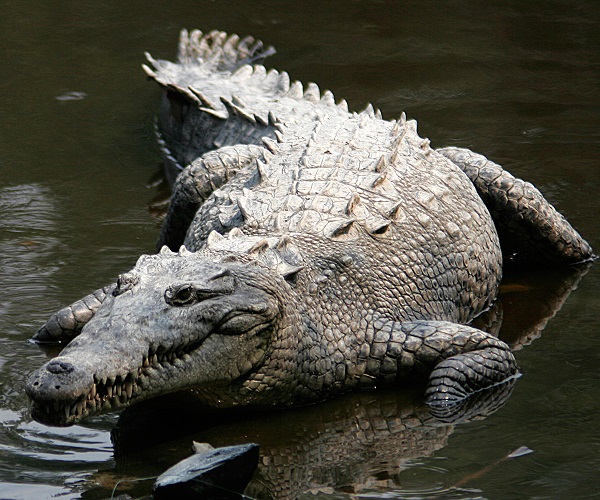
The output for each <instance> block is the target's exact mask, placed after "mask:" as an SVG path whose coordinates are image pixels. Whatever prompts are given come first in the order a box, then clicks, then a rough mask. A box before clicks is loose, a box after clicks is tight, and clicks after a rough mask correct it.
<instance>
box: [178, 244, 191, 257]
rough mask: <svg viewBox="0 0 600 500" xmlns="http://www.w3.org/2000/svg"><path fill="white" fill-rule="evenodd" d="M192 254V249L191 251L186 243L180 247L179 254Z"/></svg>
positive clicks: (182, 255)
mask: <svg viewBox="0 0 600 500" xmlns="http://www.w3.org/2000/svg"><path fill="white" fill-rule="evenodd" d="M191 254H192V252H190V251H189V250H188V249H187V248H186V246H185V245H181V246H180V247H179V256H180V257H185V256H187V255H191Z"/></svg>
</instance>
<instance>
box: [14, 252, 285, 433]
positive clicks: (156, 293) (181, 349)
mask: <svg viewBox="0 0 600 500" xmlns="http://www.w3.org/2000/svg"><path fill="white" fill-rule="evenodd" d="M273 274H276V273H273V272H272V271H270V270H269V269H267V268H264V267H262V266H260V265H256V264H254V265H252V264H251V263H243V262H240V261H236V260H235V259H233V260H231V261H230V262H221V263H219V262H214V261H212V260H209V259H207V258H206V257H205V256H202V255H200V254H193V253H190V252H187V251H184V252H180V253H179V254H177V253H172V252H170V251H167V250H165V251H163V252H161V253H160V254H158V255H152V256H150V255H144V256H142V257H140V259H139V260H138V262H137V264H136V266H135V268H134V269H132V270H131V271H130V272H128V273H126V274H124V275H121V276H120V278H119V280H118V283H117V287H116V288H115V291H114V293H113V294H112V296H109V297H108V298H107V299H106V300H105V302H104V303H103V304H102V306H101V307H100V308H99V309H98V311H97V313H96V315H95V316H94V317H93V318H92V320H90V322H89V323H88V324H87V325H86V326H85V327H84V329H83V330H82V333H81V334H80V335H79V336H78V337H76V338H75V339H74V340H73V341H71V343H70V344H68V345H67V347H66V348H65V349H64V350H63V351H62V353H61V355H60V356H58V357H56V358H54V359H52V360H51V361H49V362H47V363H46V364H45V365H43V366H42V367H41V368H40V369H38V370H37V371H36V372H35V373H34V374H32V376H31V377H30V378H29V380H28V382H27V387H26V391H27V394H28V396H29V397H30V399H31V400H32V401H33V408H32V414H33V416H34V418H35V419H36V420H39V421H42V422H44V423H48V424H51V425H71V424H73V423H75V422H77V421H79V420H80V419H81V418H84V417H87V416H89V415H94V414H98V413H102V412H105V411H108V410H110V409H112V408H116V407H119V406H124V405H128V404H131V403H133V402H137V401H140V400H142V399H147V398H150V397H153V396H157V395H160V394H165V393H168V392H174V391H178V390H183V389H187V388H198V387H200V388H203V389H206V390H209V391H210V390H213V389H214V390H215V391H216V393H218V391H219V387H226V386H230V385H231V384H232V382H234V381H237V382H239V381H240V380H243V379H244V377H245V376H246V375H247V374H248V373H250V372H252V371H253V370H254V369H256V367H258V366H259V365H261V363H262V362H263V361H264V358H265V356H266V354H267V352H268V350H269V346H270V343H271V337H272V335H273V332H275V331H276V330H277V323H278V321H279V320H280V315H281V310H282V308H284V307H287V304H286V305H285V306H284V305H283V304H284V303H285V302H286V299H284V298H283V297H284V295H285V294H283V295H282V289H284V288H285V286H286V283H285V281H284V280H283V278H281V276H278V275H276V276H273ZM283 291H284V292H285V290H283ZM234 385H235V383H234Z"/></svg>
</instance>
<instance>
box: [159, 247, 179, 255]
mask: <svg viewBox="0 0 600 500" xmlns="http://www.w3.org/2000/svg"><path fill="white" fill-rule="evenodd" d="M160 254H161V255H174V254H175V252H171V249H170V248H169V247H168V246H167V245H163V246H162V248H161V249H160Z"/></svg>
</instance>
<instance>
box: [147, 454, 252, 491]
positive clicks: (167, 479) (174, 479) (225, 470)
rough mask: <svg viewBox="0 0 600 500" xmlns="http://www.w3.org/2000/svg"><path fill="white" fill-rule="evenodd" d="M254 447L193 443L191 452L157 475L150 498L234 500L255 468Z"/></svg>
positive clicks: (248, 480)
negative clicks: (221, 446) (188, 455)
mask: <svg viewBox="0 0 600 500" xmlns="http://www.w3.org/2000/svg"><path fill="white" fill-rule="evenodd" d="M258 450H259V445H258V444H253V443H250V444H242V445H237V446H225V447H223V448H216V449H214V448H212V446H210V445H207V444H199V443H194V451H195V453H194V454H193V455H192V456H190V457H188V458H186V459H184V460H182V461H181V462H179V463H177V464H175V465H174V466H173V467H171V468H170V469H168V470H167V471H165V472H164V473H163V474H161V475H160V476H159V477H158V479H157V480H156V482H155V483H154V487H153V492H154V498H156V499H161V498H180V499H181V498H194V499H201V498H210V499H215V500H216V499H237V498H241V495H242V493H243V491H244V489H245V488H246V486H247V484H248V483H249V482H250V479H251V478H252V474H253V473H254V471H255V469H256V467H257V465H258Z"/></svg>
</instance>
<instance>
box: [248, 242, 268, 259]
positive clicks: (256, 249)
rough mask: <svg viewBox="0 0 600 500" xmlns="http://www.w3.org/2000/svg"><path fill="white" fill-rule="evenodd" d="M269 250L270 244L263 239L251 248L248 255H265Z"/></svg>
mask: <svg viewBox="0 0 600 500" xmlns="http://www.w3.org/2000/svg"><path fill="white" fill-rule="evenodd" d="M268 248H269V242H268V241H267V240H266V239H262V240H260V241H257V242H256V243H255V244H254V245H252V246H251V247H250V249H249V250H248V253H249V254H251V255H258V254H261V253H264V252H265V251H266V250H267V249H268Z"/></svg>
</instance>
